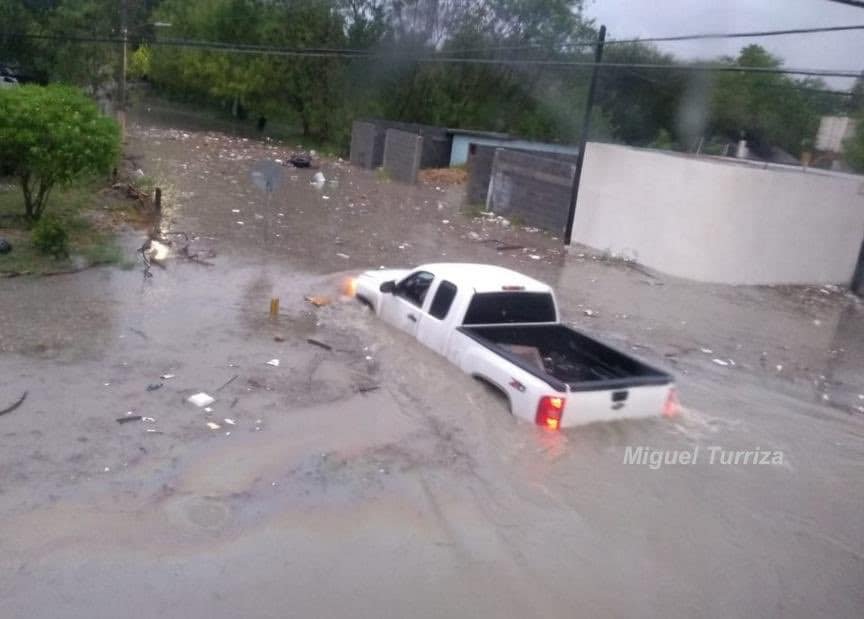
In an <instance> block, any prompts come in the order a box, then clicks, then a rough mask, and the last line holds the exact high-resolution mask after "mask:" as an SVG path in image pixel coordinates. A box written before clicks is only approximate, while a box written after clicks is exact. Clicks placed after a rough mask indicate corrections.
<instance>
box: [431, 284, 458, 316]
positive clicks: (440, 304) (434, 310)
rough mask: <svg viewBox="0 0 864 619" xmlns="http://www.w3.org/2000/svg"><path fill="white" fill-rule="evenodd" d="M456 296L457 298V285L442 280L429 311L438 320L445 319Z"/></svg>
mask: <svg viewBox="0 0 864 619" xmlns="http://www.w3.org/2000/svg"><path fill="white" fill-rule="evenodd" d="M454 298H456V286H454V285H453V284H451V283H450V282H448V281H443V282H441V284H440V285H439V286H438V290H437V291H436V292H435V297H434V298H433V299H432V306H431V307H430V308H429V313H430V314H431V315H432V316H434V317H435V318H437V319H438V320H444V318H445V317H446V316H447V312H449V311H450V306H451V305H453V299H454Z"/></svg>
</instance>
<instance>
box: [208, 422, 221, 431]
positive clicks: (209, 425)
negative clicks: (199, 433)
mask: <svg viewBox="0 0 864 619" xmlns="http://www.w3.org/2000/svg"><path fill="white" fill-rule="evenodd" d="M207 427H208V428H210V429H211V430H218V429H219V428H221V427H222V426H220V425H219V424H218V423H213V422H212V421H208V422H207Z"/></svg>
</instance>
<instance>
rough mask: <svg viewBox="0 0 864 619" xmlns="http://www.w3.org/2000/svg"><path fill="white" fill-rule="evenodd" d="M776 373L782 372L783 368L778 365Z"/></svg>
mask: <svg viewBox="0 0 864 619" xmlns="http://www.w3.org/2000/svg"><path fill="white" fill-rule="evenodd" d="M777 371H778V372H782V371H783V366H782V365H780V364H778V365H777Z"/></svg>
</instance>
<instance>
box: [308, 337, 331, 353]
mask: <svg viewBox="0 0 864 619" xmlns="http://www.w3.org/2000/svg"><path fill="white" fill-rule="evenodd" d="M306 341H307V342H309V343H310V344H312V345H313V346H317V347H318V348H323V349H324V350H333V347H332V346H330V344H325V343H324V342H319V341H318V340H313V339H312V338H311V337H310V338H308V339H307V340H306Z"/></svg>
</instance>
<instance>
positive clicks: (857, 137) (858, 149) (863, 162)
mask: <svg viewBox="0 0 864 619" xmlns="http://www.w3.org/2000/svg"><path fill="white" fill-rule="evenodd" d="M843 149H844V151H843V154H844V157H845V158H846V163H848V164H849V167H851V168H852V169H853V170H856V171H857V172H864V113H862V114H859V115H858V118H857V120H856V125H855V133H853V134H852V137H851V138H849V139H848V140H846V142H844V144H843Z"/></svg>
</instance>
